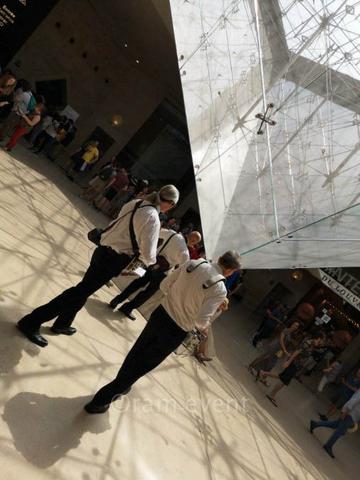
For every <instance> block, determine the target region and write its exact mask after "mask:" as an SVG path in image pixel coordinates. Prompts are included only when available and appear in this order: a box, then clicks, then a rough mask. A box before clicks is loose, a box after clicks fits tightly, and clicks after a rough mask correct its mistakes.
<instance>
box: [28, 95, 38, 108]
mask: <svg viewBox="0 0 360 480" xmlns="http://www.w3.org/2000/svg"><path fill="white" fill-rule="evenodd" d="M30 95H31V97H30V100H29V103H28V106H27V109H28V112H32V111H33V110H34V108H35V107H36V98H35V97H34V95H33V93H30Z"/></svg>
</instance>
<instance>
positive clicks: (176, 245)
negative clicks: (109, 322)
mask: <svg viewBox="0 0 360 480" xmlns="http://www.w3.org/2000/svg"><path fill="white" fill-rule="evenodd" d="M188 260H189V252H188V248H187V245H186V241H185V239H184V237H183V236H182V235H181V233H176V232H174V230H168V229H165V228H162V229H161V230H160V235H159V248H158V250H157V262H156V263H155V265H151V266H150V267H149V268H148V269H147V271H146V273H145V275H144V276H142V277H139V278H137V279H136V280H134V281H133V282H131V283H130V284H129V285H128V286H127V287H126V288H125V289H124V290H123V291H122V292H121V293H120V295H117V296H116V297H115V298H113V299H112V300H111V302H110V307H111V308H116V307H117V305H119V304H120V303H122V302H124V301H125V300H126V299H127V298H129V296H130V295H131V294H133V293H135V292H136V291H137V290H139V288H143V287H145V286H146V288H145V290H142V291H141V292H140V293H138V294H137V295H136V297H134V298H133V299H132V300H130V301H129V302H126V303H124V304H123V305H122V306H121V307H120V308H119V311H120V312H122V313H123V314H124V315H126V316H127V317H128V318H130V320H135V319H136V318H135V316H134V315H133V313H132V311H133V310H134V309H135V308H139V307H140V306H141V305H142V304H143V303H145V302H146V301H147V300H149V298H150V297H152V296H153V295H154V293H155V292H156V291H157V290H158V289H159V287H160V283H161V282H162V281H163V280H164V278H165V277H166V274H167V272H169V271H171V270H172V269H173V268H175V267H176V266H180V265H183V264H184V263H185V262H187V261H188Z"/></svg>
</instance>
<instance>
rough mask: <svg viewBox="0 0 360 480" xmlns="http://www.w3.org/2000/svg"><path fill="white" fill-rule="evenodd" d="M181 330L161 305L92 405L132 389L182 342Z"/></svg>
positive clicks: (103, 402)
mask: <svg viewBox="0 0 360 480" xmlns="http://www.w3.org/2000/svg"><path fill="white" fill-rule="evenodd" d="M186 335H187V332H185V331H184V330H182V329H181V328H180V327H179V326H178V325H177V324H176V323H175V322H174V320H173V319H172V318H171V317H170V316H169V315H168V314H167V313H166V311H165V310H164V308H163V306H162V305H160V306H159V307H158V308H157V309H156V310H154V312H153V313H152V314H151V317H150V319H149V321H148V323H147V324H146V326H145V328H144V330H143V331H142V332H141V334H140V336H139V337H138V339H137V340H136V342H135V344H134V345H133V347H132V349H131V350H130V352H129V353H128V354H127V356H126V358H125V360H124V363H123V364H122V366H121V368H120V370H119V373H118V374H117V376H116V378H115V380H113V381H112V382H110V383H108V384H107V385H105V386H104V387H103V388H101V389H100V390H99V391H98V392H97V393H96V395H95V396H94V398H93V400H92V402H93V403H94V404H95V405H107V404H109V403H110V402H112V401H114V400H116V397H117V396H118V395H120V394H121V393H122V392H124V391H125V390H127V389H128V388H130V387H131V385H133V384H134V383H135V382H136V381H137V380H138V379H139V378H140V377H142V376H143V375H145V374H146V373H148V372H150V371H151V370H153V369H154V368H155V367H157V366H158V365H159V364H160V363H161V362H162V361H163V360H165V358H166V357H167V356H168V355H170V353H171V352H173V351H174V350H175V349H176V348H177V347H178V346H179V345H180V344H181V343H182V342H183V341H184V339H185V337H186Z"/></svg>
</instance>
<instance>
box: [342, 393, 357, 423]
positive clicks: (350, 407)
mask: <svg viewBox="0 0 360 480" xmlns="http://www.w3.org/2000/svg"><path fill="white" fill-rule="evenodd" d="M342 410H346V411H347V412H349V415H350V417H351V418H352V419H353V420H354V423H359V422H360V389H359V390H358V391H357V392H355V393H354V395H353V396H352V397H351V398H350V400H349V401H348V402H347V403H345V405H344V406H343V407H342Z"/></svg>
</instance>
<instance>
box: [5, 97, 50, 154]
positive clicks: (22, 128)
mask: <svg viewBox="0 0 360 480" xmlns="http://www.w3.org/2000/svg"><path fill="white" fill-rule="evenodd" d="M43 108H44V104H43V103H37V104H36V105H35V108H34V110H33V111H32V112H31V113H29V114H28V115H26V114H25V113H23V114H22V115H21V117H22V118H21V120H20V123H19V124H18V125H17V126H16V128H15V130H14V132H13V134H12V135H11V137H10V139H9V141H8V142H7V144H6V145H5V150H6V151H7V152H10V151H11V150H12V149H13V148H14V147H15V145H16V144H17V142H18V140H19V139H20V138H21V137H23V136H24V135H26V134H27V133H29V132H30V130H31V129H32V128H33V127H34V126H35V125H37V124H38V123H39V122H40V120H41V112H42V110H43Z"/></svg>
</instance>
